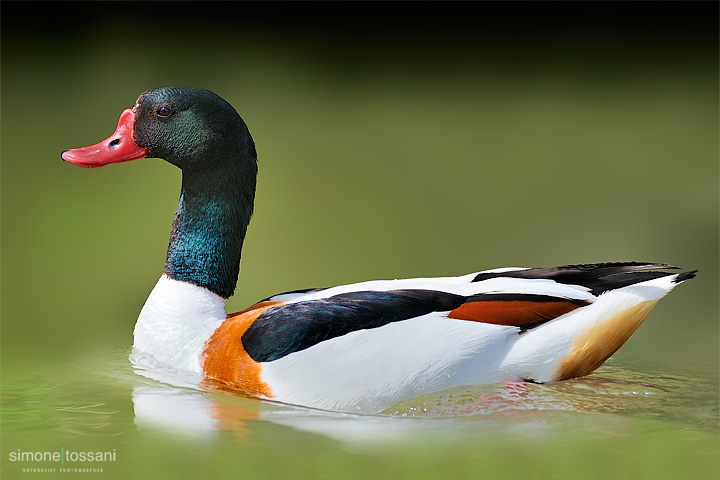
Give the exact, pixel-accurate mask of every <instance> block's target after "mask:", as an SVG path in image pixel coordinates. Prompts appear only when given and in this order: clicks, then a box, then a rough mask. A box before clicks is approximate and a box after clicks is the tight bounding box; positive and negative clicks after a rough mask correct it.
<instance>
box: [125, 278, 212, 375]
mask: <svg viewBox="0 0 720 480" xmlns="http://www.w3.org/2000/svg"><path fill="white" fill-rule="evenodd" d="M223 320H225V299H223V298H222V297H220V296H218V295H216V294H214V293H212V292H211V291H209V290H207V289H206V288H203V287H198V286H196V285H193V284H191V283H187V282H181V281H178V280H173V279H172V278H170V277H168V276H166V275H163V276H162V277H160V280H158V282H157V284H156V285H155V288H154V289H153V291H152V293H150V296H149V297H148V299H147V301H146V302H145V306H143V309H142V311H141V312H140V317H138V320H137V324H136V325H135V332H134V336H135V341H134V343H133V348H134V350H136V351H137V352H136V354H135V355H134V358H142V357H143V355H138V354H137V353H140V354H145V355H150V356H151V357H152V358H153V359H154V361H155V362H157V364H156V365H150V366H151V367H153V368H158V367H159V366H162V367H165V368H167V367H170V368H172V369H175V370H188V371H192V372H201V364H200V354H201V353H202V351H203V348H204V346H205V342H206V341H207V339H208V338H210V336H211V335H212V334H213V332H214V331H215V329H216V328H217V327H218V326H220V324H221V323H222V322H223Z"/></svg>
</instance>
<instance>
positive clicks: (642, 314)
mask: <svg viewBox="0 0 720 480" xmlns="http://www.w3.org/2000/svg"><path fill="white" fill-rule="evenodd" d="M656 303H657V301H654V302H643V303H640V304H638V305H635V306H634V307H632V308H629V309H627V310H625V311H623V312H621V313H619V314H617V315H615V316H614V317H612V318H610V319H609V320H608V321H606V322H604V323H602V324H601V325H598V326H597V327H595V328H591V329H589V330H588V331H587V332H585V333H584V334H583V335H580V336H579V337H578V338H577V339H576V340H575V343H574V345H573V349H572V351H571V352H570V354H569V355H568V356H567V357H565V358H564V359H563V360H562V361H561V362H560V363H559V364H558V366H557V368H556V369H555V374H554V376H553V380H567V379H569V378H576V377H583V376H585V375H590V374H591V373H592V372H594V371H595V369H597V368H598V367H599V366H600V365H602V364H603V363H605V360H607V359H608V358H610V357H611V356H612V354H613V353H615V352H616V351H617V349H618V348H620V347H622V345H623V344H624V343H625V342H626V341H627V339H628V338H630V336H631V335H632V334H633V333H635V330H637V329H638V327H639V326H640V325H641V324H642V323H643V321H645V318H647V316H648V315H649V314H650V311H651V310H652V309H653V307H654V306H655V304H656Z"/></svg>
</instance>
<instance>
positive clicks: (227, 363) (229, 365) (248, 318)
mask: <svg viewBox="0 0 720 480" xmlns="http://www.w3.org/2000/svg"><path fill="white" fill-rule="evenodd" d="M282 303H283V302H260V303H256V304H255V305H253V306H251V307H250V308H247V309H245V310H243V311H242V312H238V313H233V314H231V315H228V316H227V318H226V319H225V321H224V322H223V323H222V324H221V325H220V326H219V327H218V328H217V330H215V333H213V335H212V336H211V337H210V338H209V339H208V341H207V342H205V350H204V351H203V353H202V360H203V371H204V373H205V377H206V378H207V379H209V380H211V381H213V382H218V383H220V384H224V385H227V386H229V387H231V388H234V389H237V390H240V391H242V392H243V393H247V394H249V395H252V396H265V397H269V398H271V397H272V396H273V394H272V391H271V389H270V386H269V385H268V384H267V383H265V381H263V379H262V376H261V373H262V367H261V366H260V364H259V363H258V362H256V361H255V360H253V359H252V358H250V355H248V353H247V352H246V351H245V347H244V346H243V344H242V336H243V334H244V333H245V331H246V330H247V329H248V328H249V327H250V325H252V324H253V322H254V321H255V319H256V318H257V317H258V316H260V314H261V313H263V312H264V311H265V310H267V309H269V308H272V307H274V306H276V305H281V304H282Z"/></svg>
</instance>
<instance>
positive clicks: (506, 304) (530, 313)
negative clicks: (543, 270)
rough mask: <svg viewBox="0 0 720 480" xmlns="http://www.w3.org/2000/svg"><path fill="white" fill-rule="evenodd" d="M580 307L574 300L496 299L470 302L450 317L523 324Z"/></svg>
mask: <svg viewBox="0 0 720 480" xmlns="http://www.w3.org/2000/svg"><path fill="white" fill-rule="evenodd" d="M576 308H578V305H575V304H574V303H572V302H563V301H559V302H530V301H525V300H510V301H503V300H494V301H489V302H468V303H464V304H462V305H460V306H459V307H458V308H456V309H455V310H453V311H452V312H450V314H449V315H448V317H450V318H456V319H458V320H472V321H475V322H482V323H492V324H495V325H513V326H521V325H527V324H529V323H535V322H542V321H544V320H551V319H553V318H556V317H559V316H560V315H564V314H566V313H568V312H571V311H573V310H575V309H576Z"/></svg>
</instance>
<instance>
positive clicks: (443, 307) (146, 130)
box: [62, 87, 695, 413]
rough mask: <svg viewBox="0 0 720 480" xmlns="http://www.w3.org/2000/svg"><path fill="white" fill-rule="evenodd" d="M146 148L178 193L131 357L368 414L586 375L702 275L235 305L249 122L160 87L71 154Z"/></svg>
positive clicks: (527, 272)
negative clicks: (461, 391) (449, 392)
mask: <svg viewBox="0 0 720 480" xmlns="http://www.w3.org/2000/svg"><path fill="white" fill-rule="evenodd" d="M150 157H159V158H162V159H165V160H166V161H168V162H170V163H172V164H173V165H176V166H177V167H179V168H180V169H181V170H182V189H181V194H180V202H179V205H178V208H177V212H176V214H175V219H174V221H173V224H172V232H171V234H170V243H169V247H168V251H167V257H166V262H165V267H164V271H163V273H162V276H161V277H160V279H159V281H158V282H157V284H156V285H155V287H154V289H153V290H152V292H151V293H150V296H149V297H148V299H147V301H146V303H145V305H144V306H143V308H142V311H141V313H140V316H139V318H138V320H137V323H136V326H135V331H134V344H133V349H134V350H133V351H134V353H133V356H134V358H135V359H144V360H140V361H145V362H146V363H147V364H148V365H151V366H152V368H169V369H172V370H174V371H180V372H188V373H190V372H191V373H192V374H194V375H196V376H197V377H198V378H200V379H201V381H202V382H204V383H205V384H206V385H208V384H209V385H219V386H222V387H225V388H230V389H233V390H235V391H238V392H242V393H244V394H247V395H252V396H254V397H259V398H264V399H272V400H275V401H278V402H284V403H289V404H296V405H303V406H308V407H315V408H321V409H329V410H336V411H349V412H365V413H372V412H379V411H382V410H384V409H386V408H388V407H390V406H392V405H393V404H395V403H397V402H399V401H402V400H408V399H411V398H414V397H417V396H419V395H422V394H425V393H430V392H435V391H439V390H442V389H447V388H452V387H457V386H462V385H471V384H478V383H497V382H502V381H527V382H539V383H543V382H551V381H558V380H565V379H570V378H574V377H580V376H583V375H588V374H590V373H592V372H593V371H594V370H595V369H597V368H598V367H599V366H600V365H602V364H603V363H604V362H605V361H606V360H607V359H608V358H609V357H610V356H611V355H612V354H613V353H614V352H615V351H616V350H617V349H618V348H620V346H621V345H622V344H623V343H624V342H625V341H626V340H627V339H628V338H629V337H630V336H631V335H632V334H633V333H634V332H635V330H636V329H637V328H638V327H639V326H640V324H641V323H642V322H643V321H644V320H645V318H646V317H647V315H648V314H649V313H650V311H651V310H652V309H653V307H654V306H655V304H656V303H657V302H658V300H660V298H662V297H663V296H664V295H665V294H667V293H668V292H669V291H670V290H671V289H672V288H674V287H675V286H676V285H677V284H679V283H681V282H683V281H685V280H688V279H690V278H692V277H693V276H694V275H695V271H688V272H684V273H668V272H664V271H661V270H665V269H674V268H677V267H673V266H670V265H667V264H657V263H643V262H622V263H600V264H585V265H567V266H561V267H553V268H519V267H511V268H499V269H493V270H484V271H478V272H473V273H469V274H466V275H462V276H457V277H441V278H411V279H402V280H380V281H377V280H376V281H368V282H363V283H356V284H351V285H343V286H337V287H332V288H324V289H309V290H301V291H293V292H288V293H283V294H279V295H275V296H273V297H270V298H266V299H264V300H262V301H260V302H258V303H256V304H254V305H252V306H251V307H249V308H247V309H246V310H243V311H241V312H238V313H233V314H230V315H227V314H226V313H225V300H226V299H227V298H228V297H230V296H231V295H232V294H233V292H234V290H235V284H236V282H237V277H238V273H239V264H240V254H241V250H242V246H243V240H244V238H245V233H246V230H247V227H248V223H249V222H250V217H251V215H252V212H253V202H254V197H255V183H256V175H257V155H256V151H255V145H254V142H253V139H252V137H251V136H250V133H249V131H248V128H247V126H246V125H245V123H244V121H243V120H242V119H241V118H240V116H239V115H238V113H237V112H236V111H235V109H234V108H233V107H232V106H231V105H230V104H229V103H228V102H226V101H225V100H223V99H222V98H220V97H219V96H217V95H215V94H214V93H212V92H210V91H207V90H201V89H193V88H177V87H164V88H158V89H154V90H150V91H148V92H145V93H143V94H142V95H140V97H139V99H138V100H137V103H136V104H135V106H134V107H133V108H132V109H127V110H125V111H124V112H123V113H122V115H121V116H120V120H119V121H118V125H117V129H116V130H115V132H114V133H113V134H112V135H111V136H110V137H109V138H108V139H106V140H104V141H102V142H100V143H98V144H96V145H93V146H90V147H84V148H77V149H72V150H67V151H65V152H63V154H62V158H63V159H64V160H66V161H68V162H70V163H73V164H75V165H79V166H81V167H87V168H96V167H101V166H104V165H108V164H111V163H120V162H127V161H131V160H135V159H140V158H150Z"/></svg>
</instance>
